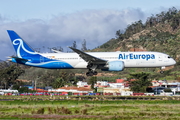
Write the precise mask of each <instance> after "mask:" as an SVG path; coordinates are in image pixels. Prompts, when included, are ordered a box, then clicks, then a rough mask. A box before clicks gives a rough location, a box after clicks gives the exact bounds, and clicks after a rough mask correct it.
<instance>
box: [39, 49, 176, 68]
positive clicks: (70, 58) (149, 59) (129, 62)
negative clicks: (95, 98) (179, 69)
mask: <svg viewBox="0 0 180 120" xmlns="http://www.w3.org/2000/svg"><path fill="white" fill-rule="evenodd" d="M87 53H88V54H89V55H92V56H95V57H97V58H100V59H103V60H107V61H123V62H124V67H125V68H133V67H137V68H138V67H165V66H171V65H174V64H175V63H176V62H175V61H174V59H172V58H171V57H169V55H167V54H164V53H160V52H87ZM41 55H42V56H44V57H47V58H50V59H55V60H60V61H63V62H66V63H68V64H70V65H71V66H73V68H87V62H86V61H84V60H83V59H82V58H81V57H79V55H78V54H77V53H46V54H41ZM40 61H41V62H43V58H42V59H41V58H40Z"/></svg>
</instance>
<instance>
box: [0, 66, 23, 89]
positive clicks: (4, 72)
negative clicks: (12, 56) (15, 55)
mask: <svg viewBox="0 0 180 120" xmlns="http://www.w3.org/2000/svg"><path fill="white" fill-rule="evenodd" d="M22 73H24V70H22V69H21V67H19V66H16V65H14V64H13V65H10V66H9V67H6V68H3V69H1V70H0V80H1V82H2V83H3V84H4V86H5V87H4V88H5V89H6V88H8V87H10V86H11V85H13V84H15V83H16V81H15V80H16V79H17V78H18V77H19V76H20V75H21V74H22Z"/></svg>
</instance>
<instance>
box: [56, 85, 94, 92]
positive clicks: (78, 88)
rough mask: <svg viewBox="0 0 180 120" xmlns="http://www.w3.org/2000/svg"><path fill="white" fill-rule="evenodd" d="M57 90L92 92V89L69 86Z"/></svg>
mask: <svg viewBox="0 0 180 120" xmlns="http://www.w3.org/2000/svg"><path fill="white" fill-rule="evenodd" d="M58 89H65V90H70V89H71V90H78V91H92V89H90V88H87V87H75V86H70V87H61V88H58Z"/></svg>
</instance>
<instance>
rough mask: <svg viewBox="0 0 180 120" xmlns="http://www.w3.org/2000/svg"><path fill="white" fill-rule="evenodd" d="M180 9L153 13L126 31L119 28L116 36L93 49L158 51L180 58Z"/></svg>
mask: <svg viewBox="0 0 180 120" xmlns="http://www.w3.org/2000/svg"><path fill="white" fill-rule="evenodd" d="M179 29H180V10H177V9H176V8H174V7H173V8H170V9H169V10H168V11H167V12H161V13H160V14H156V15H155V16H154V15H152V16H151V17H149V18H147V20H146V22H145V23H144V24H143V23H142V21H141V20H139V21H137V22H134V23H132V24H131V25H129V26H128V27H127V28H126V30H125V31H124V32H122V31H123V30H118V31H117V32H116V38H114V39H111V40H109V41H108V42H106V43H104V44H103V45H101V46H99V47H98V48H96V49H94V50H93V51H130V50H131V51H132V50H134V51H136V50H137V49H139V50H143V51H157V52H164V53H167V54H169V55H171V56H172V57H173V58H174V59H176V60H177V61H179V59H180V49H179V46H180V30H179Z"/></svg>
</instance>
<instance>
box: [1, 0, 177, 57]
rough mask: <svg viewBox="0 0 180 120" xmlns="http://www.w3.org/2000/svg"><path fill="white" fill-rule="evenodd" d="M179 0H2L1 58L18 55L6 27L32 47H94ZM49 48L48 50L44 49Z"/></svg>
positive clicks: (165, 9)
mask: <svg viewBox="0 0 180 120" xmlns="http://www.w3.org/2000/svg"><path fill="white" fill-rule="evenodd" d="M172 7H176V8H177V9H178V10H180V0H171V1H170V0H0V42H1V44H0V59H1V60H6V59H7V57H8V56H12V55H15V51H14V49H13V47H12V44H11V42H10V39H9V36H8V34H7V30H14V31H15V32H16V33H18V34H19V35H20V36H21V37H22V38H23V39H24V40H25V41H26V42H27V43H28V44H29V45H31V47H33V48H34V49H37V48H40V51H41V52H45V51H46V52H47V50H48V49H47V48H52V47H57V48H58V47H62V48H63V49H64V51H65V52H66V51H69V49H68V47H67V46H72V44H73V42H74V41H76V43H77V48H78V49H81V48H82V45H81V44H82V42H83V40H86V47H87V48H88V49H93V48H95V47H98V46H100V45H102V44H103V43H105V42H107V41H108V40H110V39H111V38H115V37H116V36H115V34H116V31H117V30H125V28H126V27H127V25H130V24H131V23H133V22H135V21H138V20H142V21H143V22H144V21H145V20H146V19H147V18H148V17H150V16H151V15H152V14H154V15H156V14H159V13H161V12H162V11H167V10H168V9H169V8H172ZM45 49H46V50H45Z"/></svg>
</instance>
